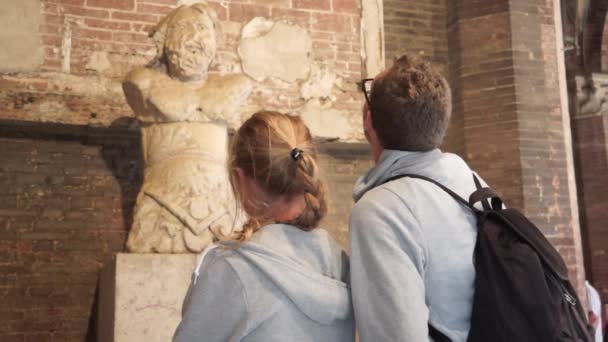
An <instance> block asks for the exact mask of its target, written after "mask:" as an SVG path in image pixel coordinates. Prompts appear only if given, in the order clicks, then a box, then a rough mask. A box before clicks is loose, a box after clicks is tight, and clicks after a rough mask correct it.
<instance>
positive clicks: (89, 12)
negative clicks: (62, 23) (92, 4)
mask: <svg viewBox="0 0 608 342" xmlns="http://www.w3.org/2000/svg"><path fill="white" fill-rule="evenodd" d="M63 8H64V11H65V14H70V15H74V16H80V17H90V18H102V19H105V18H109V17H110V12H108V11H107V10H100V9H91V8H83V7H77V6H64V7H63Z"/></svg>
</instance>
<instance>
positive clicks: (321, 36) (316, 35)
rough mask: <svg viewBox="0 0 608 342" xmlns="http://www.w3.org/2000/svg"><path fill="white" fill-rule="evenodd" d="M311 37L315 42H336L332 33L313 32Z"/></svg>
mask: <svg viewBox="0 0 608 342" xmlns="http://www.w3.org/2000/svg"><path fill="white" fill-rule="evenodd" d="M311 37H312V39H313V40H332V41H333V40H334V34H333V33H331V32H312V33H311Z"/></svg>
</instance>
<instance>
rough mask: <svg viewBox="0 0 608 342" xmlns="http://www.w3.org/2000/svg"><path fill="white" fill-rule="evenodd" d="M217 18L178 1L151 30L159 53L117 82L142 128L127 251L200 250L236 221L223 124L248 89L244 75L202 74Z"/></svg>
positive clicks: (205, 9)
mask: <svg viewBox="0 0 608 342" xmlns="http://www.w3.org/2000/svg"><path fill="white" fill-rule="evenodd" d="M217 25H218V22H217V18H216V15H215V12H214V11H213V10H212V9H211V8H210V7H209V6H208V5H207V4H206V3H205V2H201V3H197V4H194V5H192V6H182V7H180V8H178V9H176V10H174V11H173V12H171V13H170V14H168V15H167V16H166V17H165V18H163V19H162V20H161V22H160V23H159V24H158V25H157V27H156V28H155V29H154V30H153V31H152V33H151V37H152V38H153V39H154V41H155V43H156V45H157V49H158V53H157V56H156V58H155V59H154V60H153V61H152V62H151V63H150V65H148V66H146V67H142V68H137V69H135V70H133V71H131V72H130V73H129V74H128V75H127V76H126V79H125V81H124V82H123V90H124V92H125V96H126V98H127V102H128V103H129V105H130V106H131V108H132V109H133V111H134V113H135V115H136V117H137V118H138V120H139V121H140V123H141V125H142V146H143V149H144V151H143V152H144V168H145V169H144V184H143V186H142V189H141V191H140V193H139V195H138V198H137V203H136V206H135V213H134V220H133V226H132V228H131V231H130V233H129V237H128V240H127V249H128V250H129V251H130V252H136V253H153V252H158V253H188V252H200V251H201V250H202V249H204V248H205V246H207V245H208V244H209V243H211V241H212V239H213V236H214V233H216V232H217V231H219V230H222V231H224V232H226V231H227V230H228V231H229V230H230V229H232V228H233V227H234V226H235V217H236V213H235V202H234V199H233V197H232V194H231V191H230V189H229V181H228V175H227V171H226V169H225V166H226V161H227V160H226V159H227V144H228V134H227V128H226V127H227V124H230V123H234V122H235V121H236V120H238V110H239V108H240V106H241V105H242V104H243V103H244V102H245V101H246V99H247V97H248V96H249V94H250V92H251V90H252V83H251V81H250V80H249V79H248V78H247V77H246V76H244V75H227V76H215V77H212V76H208V69H209V65H210V64H211V61H212V60H213V58H214V56H215V52H216V46H217V40H216V39H217V37H216V29H217Z"/></svg>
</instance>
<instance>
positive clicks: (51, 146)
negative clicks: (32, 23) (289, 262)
mask: <svg viewBox="0 0 608 342" xmlns="http://www.w3.org/2000/svg"><path fill="white" fill-rule="evenodd" d="M0 149H2V151H3V153H2V163H1V165H0V188H2V189H3V191H2V194H1V195H0V303H2V305H1V306H0V341H3V342H4V341H7V342H9V341H20V342H24V341H58V342H71V341H85V340H87V341H93V340H94V336H95V334H94V331H93V329H94V327H95V324H94V315H93V314H94V310H95V308H96V305H95V294H96V288H97V279H98V272H99V270H100V269H101V267H102V266H103V265H104V264H106V263H107V262H108V261H109V260H110V259H111V258H112V257H113V256H114V254H115V253H117V252H121V251H124V243H125V239H126V236H127V232H128V227H129V226H130V223H131V220H132V212H133V206H134V201H135V197H136V195H137V192H138V191H139V187H140V186H141V182H142V162H141V153H140V143H139V133H138V132H137V131H131V130H126V129H121V128H87V127H83V126H67V125H49V124H32V123H16V122H3V121H0ZM320 164H321V167H322V169H323V170H324V171H325V174H326V178H327V180H328V184H329V193H330V210H329V215H328V216H327V218H326V219H325V220H324V222H323V224H322V225H323V227H325V228H326V229H327V230H329V231H330V233H331V234H332V235H333V236H334V237H335V238H336V239H337V240H338V241H340V242H341V243H342V244H346V241H347V221H348V213H349V210H350V208H351V204H352V201H351V199H350V198H351V197H350V192H351V189H352V185H353V183H354V181H355V179H356V177H357V176H358V175H359V174H360V173H361V172H363V171H364V170H366V169H367V168H369V167H370V166H371V164H372V162H371V159H370V158H369V149H368V148H367V146H365V145H347V144H342V143H332V144H326V145H323V146H322V147H321V156H320Z"/></svg>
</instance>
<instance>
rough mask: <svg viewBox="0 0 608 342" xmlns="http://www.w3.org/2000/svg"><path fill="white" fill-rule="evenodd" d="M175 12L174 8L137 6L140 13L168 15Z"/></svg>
mask: <svg viewBox="0 0 608 342" xmlns="http://www.w3.org/2000/svg"><path fill="white" fill-rule="evenodd" d="M172 10H173V7H169V6H159V5H148V4H137V12H138V13H150V14H160V15H163V16H164V15H166V14H168V13H169V12H171V11H172Z"/></svg>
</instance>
